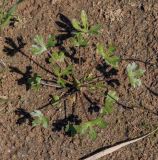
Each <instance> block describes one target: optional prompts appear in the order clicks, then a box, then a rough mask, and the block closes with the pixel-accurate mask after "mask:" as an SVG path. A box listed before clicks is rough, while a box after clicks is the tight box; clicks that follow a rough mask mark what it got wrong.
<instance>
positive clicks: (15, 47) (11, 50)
mask: <svg viewBox="0 0 158 160" xmlns="http://www.w3.org/2000/svg"><path fill="white" fill-rule="evenodd" d="M5 43H6V44H7V45H9V47H8V46H4V49H3V51H4V52H5V53H6V54H7V55H8V56H11V57H13V56H15V55H16V53H18V52H20V51H21V49H23V48H24V47H25V45H26V43H25V42H24V39H23V37H22V36H19V37H17V43H15V42H14V40H13V39H12V38H10V37H5Z"/></svg>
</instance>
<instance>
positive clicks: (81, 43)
mask: <svg viewBox="0 0 158 160" xmlns="http://www.w3.org/2000/svg"><path fill="white" fill-rule="evenodd" d="M71 43H72V44H73V45H74V46H75V47H86V46H87V44H88V41H87V40H86V39H85V38H84V37H83V35H82V34H81V33H77V34H76V35H75V36H74V37H73V38H71Z"/></svg>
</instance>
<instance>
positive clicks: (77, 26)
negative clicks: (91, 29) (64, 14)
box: [72, 19, 82, 32]
mask: <svg viewBox="0 0 158 160" xmlns="http://www.w3.org/2000/svg"><path fill="white" fill-rule="evenodd" d="M72 26H73V27H74V28H75V29H76V30H77V31H80V32H82V28H81V26H80V22H79V21H77V20H76V19H73V20H72Z"/></svg>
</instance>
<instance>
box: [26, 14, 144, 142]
mask: <svg viewBox="0 0 158 160" xmlns="http://www.w3.org/2000/svg"><path fill="white" fill-rule="evenodd" d="M72 24H73V27H74V28H75V32H74V35H73V36H74V37H73V38H72V39H71V42H72V45H73V47H74V48H75V47H76V48H75V49H76V54H77V49H79V47H85V46H87V45H89V44H90V43H88V41H87V40H86V36H87V35H91V34H98V33H99V29H100V27H99V25H95V26H92V27H90V26H89V23H88V18H87V15H86V13H85V11H82V12H81V23H80V22H79V21H77V20H75V19H74V20H73V21H72ZM56 37H57V36H55V35H49V37H48V40H47V41H46V42H45V40H44V38H43V37H42V36H41V35H36V36H35V38H34V42H35V44H34V45H32V48H31V52H32V54H33V55H41V54H42V53H44V52H47V53H48V56H49V57H48V58H49V64H48V65H50V67H51V68H52V72H48V73H49V74H50V75H51V76H52V78H51V80H43V78H42V77H41V76H39V75H38V74H37V73H35V74H34V75H33V76H32V77H31V78H29V79H28V82H29V84H30V86H31V87H33V88H36V89H39V88H40V87H42V86H43V85H46V86H47V87H54V90H53V93H51V99H50V101H49V104H50V105H52V106H53V107H52V109H53V108H59V107H63V106H64V107H65V106H66V105H67V103H66V102H67V101H69V103H68V104H69V105H72V108H73V109H72V110H73V111H72V113H74V112H75V111H74V110H75V109H76V108H77V107H81V108H82V110H83V113H84V115H85V116H84V117H82V116H83V115H81V121H80V123H75V122H74V119H73V120H72V119H71V120H69V119H68V118H67V114H66V113H65V118H64V120H65V119H66V122H64V125H63V126H64V131H65V133H70V134H71V135H72V136H74V135H75V134H77V133H78V134H81V135H82V134H88V135H89V136H90V137H91V138H92V139H93V140H95V139H96V137H97V132H96V127H98V128H101V129H102V128H105V127H106V126H107V122H106V121H105V120H104V116H106V115H107V114H110V113H112V111H113V106H114V105H115V103H116V102H118V99H119V98H118V97H119V96H118V95H117V93H116V91H115V90H114V89H111V87H109V86H108V84H107V81H106V79H105V77H102V76H99V74H98V73H97V72H98V71H97V70H96V64H95V65H94V66H92V67H91V68H90V70H89V69H88V70H87V69H86V71H82V74H81V75H79V74H80V72H77V69H78V68H79V69H81V68H82V67H81V65H82V64H81V63H78V65H79V66H77V64H76V63H75V64H74V61H72V60H71V59H69V58H70V57H68V56H67V55H69V54H66V53H65V52H64V51H63V48H64V50H65V51H69V50H70V48H67V46H65V45H64V44H65V43H63V44H62V46H58V45H57V40H56ZM66 44H67V43H66ZM68 44H69V43H68ZM52 47H56V48H55V51H52V49H53V48H52ZM71 47H72V46H71ZM61 48H62V49H61ZM115 50H116V48H115V47H114V46H113V45H109V46H108V49H105V48H104V45H103V44H100V43H99V44H98V45H97V53H99V54H100V55H101V56H102V58H103V59H104V60H105V62H106V63H107V64H108V65H110V66H111V67H113V68H118V66H119V63H120V60H121V59H120V57H119V56H116V55H114V52H115ZM89 55H90V54H89ZM72 58H73V57H72ZM80 61H81V57H80V56H79V62H80ZM83 63H84V62H83ZM44 70H45V69H44ZM45 71H47V70H45ZM93 71H95V72H94V73H93ZM127 73H128V77H129V79H130V83H131V85H132V86H134V87H136V86H140V84H141V81H140V80H139V78H140V77H141V76H142V75H143V74H144V70H142V69H140V68H139V67H138V66H137V65H136V64H135V63H132V64H129V65H128V66H127ZM44 81H45V82H49V83H44ZM56 91H57V92H56ZM107 91H108V92H107ZM104 93H107V94H106V96H105V94H104ZM95 95H97V99H96V97H95ZM102 96H103V97H102ZM98 97H100V99H98ZM91 98H92V99H91ZM85 101H86V102H88V103H90V105H92V106H94V105H95V104H97V107H98V108H99V110H98V111H97V112H98V113H97V114H95V115H91V114H90V113H88V111H89V110H88V109H87V104H86V105H85ZM50 105H49V106H50ZM85 106H86V107H85ZM46 107H47V106H45V107H42V108H40V109H38V110H35V111H34V112H32V113H31V115H32V116H33V117H34V118H35V119H34V121H33V122H32V124H33V126H36V125H42V126H43V127H45V128H47V127H48V118H47V117H45V116H44V115H43V113H42V112H41V111H40V110H42V109H43V108H46ZM65 108H66V107H65ZM79 118H80V117H79ZM85 119H86V120H85ZM81 122H82V123H81ZM60 127H61V126H60ZM62 129H63V128H62Z"/></svg>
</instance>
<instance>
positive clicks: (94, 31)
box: [89, 24, 101, 35]
mask: <svg viewBox="0 0 158 160" xmlns="http://www.w3.org/2000/svg"><path fill="white" fill-rule="evenodd" d="M100 30H101V25H100V24H97V25H95V26H92V27H91V28H90V30H89V33H90V34H95V35H97V34H99V32H100Z"/></svg>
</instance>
